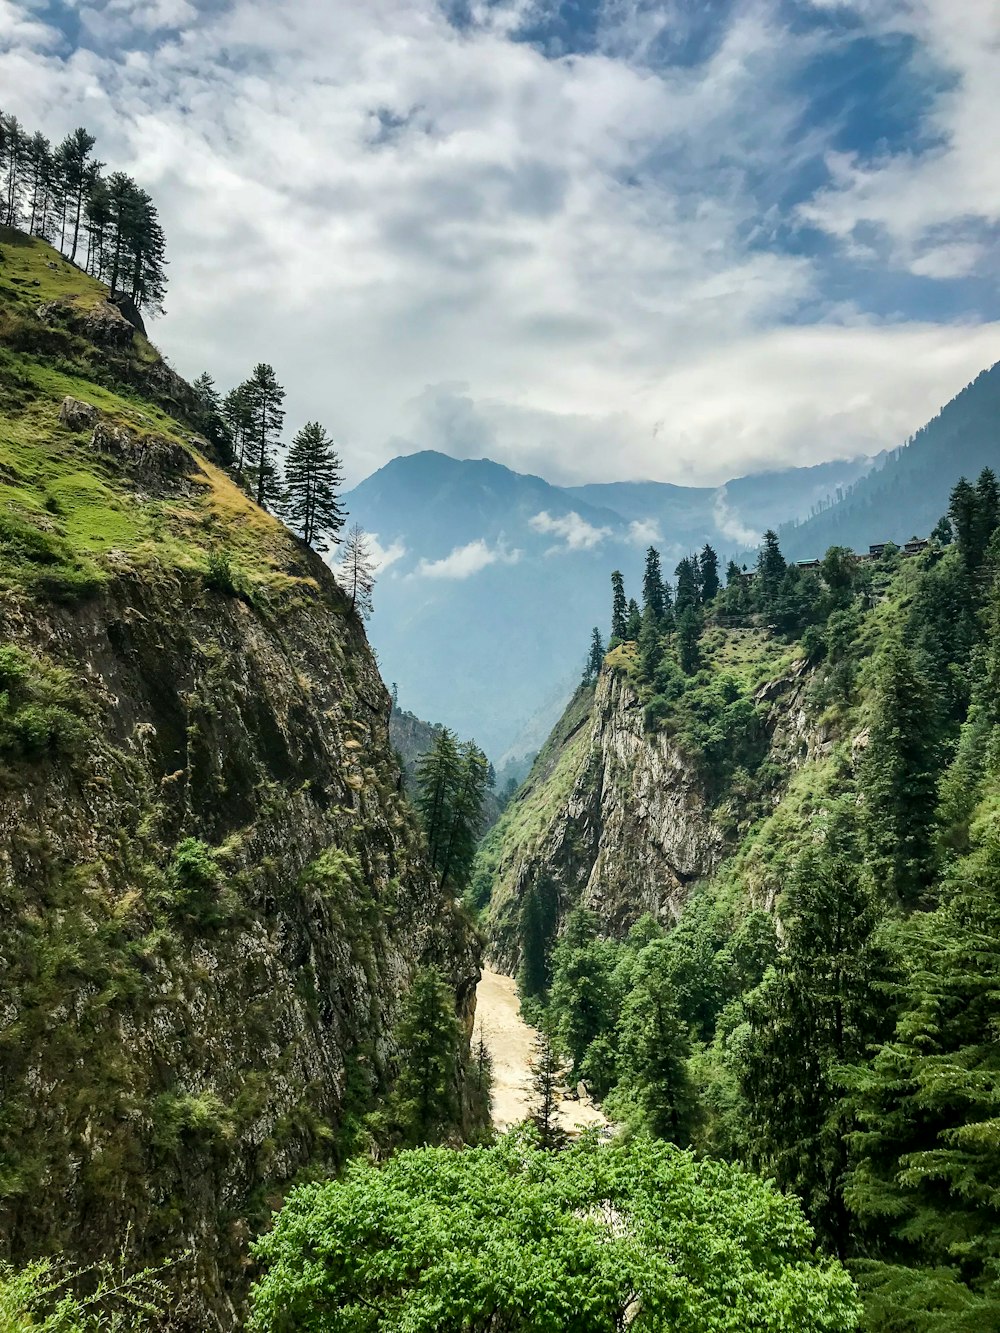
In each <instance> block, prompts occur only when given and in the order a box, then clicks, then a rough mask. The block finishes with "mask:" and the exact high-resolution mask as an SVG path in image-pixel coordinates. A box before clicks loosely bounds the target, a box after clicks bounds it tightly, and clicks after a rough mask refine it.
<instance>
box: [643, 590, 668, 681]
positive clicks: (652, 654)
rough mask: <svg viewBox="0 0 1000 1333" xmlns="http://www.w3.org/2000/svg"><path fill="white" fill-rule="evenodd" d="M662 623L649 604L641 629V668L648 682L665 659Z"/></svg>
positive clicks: (644, 612) (644, 678)
mask: <svg viewBox="0 0 1000 1333" xmlns="http://www.w3.org/2000/svg"><path fill="white" fill-rule="evenodd" d="M660 623H661V622H660V621H659V620H658V619H657V618H656V614H655V612H654V611H653V608H652V607H651V606H647V607H646V609H645V611H643V613H642V628H641V629H640V630H639V669H640V671H641V673H642V678H643V680H644V681H646V682H647V683H648V682H650V681H652V679H653V677H654V675H655V674H656V668H657V667H658V666H659V665H660V663H661V662H662V661H663V641H662V637H661V634H660Z"/></svg>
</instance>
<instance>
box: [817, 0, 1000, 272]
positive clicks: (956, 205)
mask: <svg viewBox="0 0 1000 1333" xmlns="http://www.w3.org/2000/svg"><path fill="white" fill-rule="evenodd" d="M813 3H814V4H817V5H818V4H819V3H820V0H813ZM840 7H841V8H844V9H850V10H853V11H854V12H855V15H856V17H857V18H858V19H859V20H860V21H861V22H863V23H864V24H865V25H866V26H867V28H868V30H869V31H870V32H872V33H873V34H875V35H877V36H885V35H892V36H894V37H895V38H896V39H898V38H899V36H900V35H903V36H905V37H907V38H909V39H912V40H914V42H915V44H916V51H917V52H918V55H917V57H915V63H917V65H918V69H917V71H916V76H917V77H920V75H922V76H923V77H924V78H925V79H926V80H928V81H931V80H933V82H934V84H935V85H936V91H935V94H934V97H933V102H932V107H931V110H930V112H929V113H928V115H927V117H926V121H925V123H924V125H923V126H921V127H920V128H922V129H923V131H924V133H925V134H926V136H927V138H928V139H929V140H931V141H933V146H932V147H930V148H928V149H926V150H925V151H923V152H914V151H912V149H910V148H909V147H908V148H907V149H906V150H903V151H899V152H896V153H891V152H889V151H883V152H882V153H881V155H879V156H878V157H876V158H875V159H874V160H869V159H866V158H861V157H859V156H856V155H851V154H843V153H839V154H834V153H831V154H830V155H829V159H828V163H829V166H830V169H831V172H832V176H833V180H832V183H831V185H830V186H829V187H828V188H827V189H825V190H823V191H821V192H820V193H819V194H818V195H817V196H816V197H815V198H814V199H812V200H810V201H809V202H807V203H806V204H804V205H802V206H801V208H800V210H799V212H800V215H801V216H802V218H803V219H805V220H806V221H808V222H810V223H812V224H813V225H815V226H817V227H820V228H822V229H823V230H824V231H827V232H829V233H830V234H831V235H832V236H835V237H837V238H838V239H840V240H841V241H843V242H844V243H845V244H848V245H849V244H850V243H851V241H852V238H853V234H854V232H855V230H856V229H857V228H859V227H860V226H861V225H862V224H867V225H868V226H869V227H875V228H877V229H878V230H879V231H880V232H881V233H882V234H884V235H885V236H886V237H887V238H888V241H889V245H890V258H891V262H892V263H894V264H895V265H897V266H898V267H901V268H907V269H909V271H910V272H913V273H916V274H920V275H922V276H926V277H932V278H943V277H953V276H961V275H964V274H966V273H969V272H971V271H972V269H973V267H974V266H975V265H976V264H977V263H978V262H979V261H980V260H981V259H982V258H983V257H984V255H985V253H986V251H985V249H984V248H983V247H982V246H981V245H979V244H978V243H975V242H972V243H970V242H969V241H968V239H967V237H966V236H965V235H963V234H962V233H966V232H967V231H968V229H969V227H970V224H978V225H980V226H987V227H995V226H996V225H997V224H1000V160H998V158H997V155H996V154H995V153H992V152H990V151H988V150H987V149H986V147H985V145H987V144H991V143H995V142H996V140H997V137H998V135H1000V98H998V97H997V87H998V85H1000V7H998V6H997V4H996V2H995V0H963V2H962V4H961V5H960V6H956V4H955V3H954V0H905V3H903V2H902V0H842V4H841V6H840ZM942 75H943V76H944V77H942ZM942 231H944V232H949V231H957V232H958V233H959V236H958V239H957V240H955V239H954V238H952V237H951V236H947V235H945V236H944V237H942Z"/></svg>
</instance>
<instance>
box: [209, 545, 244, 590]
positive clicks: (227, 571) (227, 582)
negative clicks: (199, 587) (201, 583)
mask: <svg viewBox="0 0 1000 1333" xmlns="http://www.w3.org/2000/svg"><path fill="white" fill-rule="evenodd" d="M236 578H237V576H236V571H235V569H234V567H233V562H232V561H231V560H230V558H229V553H228V551H210V552H209V555H208V569H207V570H206V572H205V587H206V588H209V589H211V591H212V592H220V593H222V594H223V595H224V596H226V597H237V596H238V595H239V592H240V589H239V585H238V584H237V581H236Z"/></svg>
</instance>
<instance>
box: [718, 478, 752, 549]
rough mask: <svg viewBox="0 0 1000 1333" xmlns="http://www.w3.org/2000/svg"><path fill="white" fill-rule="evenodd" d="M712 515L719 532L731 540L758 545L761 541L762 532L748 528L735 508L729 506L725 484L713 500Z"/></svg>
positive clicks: (745, 544) (747, 544) (746, 544)
mask: <svg viewBox="0 0 1000 1333" xmlns="http://www.w3.org/2000/svg"><path fill="white" fill-rule="evenodd" d="M712 517H713V519H714V520H715V526H716V527H717V528H718V530H719V532H721V533H722V535H723V537H728V538H729V540H730V541H733V542H738V543H739V544H740V545H741V546H756V545H757V544H758V542H759V541H760V533H759V532H756V531H755V530H754V529H753V528H748V527H747V526H746V524H745V523H744V522H743V520H742V519H741V518H740V516H739V514H738V513H737V512H736V511H735V509H731V508H730V507H729V503H728V501H727V499H726V488H725V486H722V487H720V488H719V490H718V491H717V492H716V494H715V496H714V498H713V500H712Z"/></svg>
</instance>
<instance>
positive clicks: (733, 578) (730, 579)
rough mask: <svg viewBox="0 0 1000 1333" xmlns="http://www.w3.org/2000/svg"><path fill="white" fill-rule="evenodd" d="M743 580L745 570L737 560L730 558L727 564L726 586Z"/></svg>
mask: <svg viewBox="0 0 1000 1333" xmlns="http://www.w3.org/2000/svg"><path fill="white" fill-rule="evenodd" d="M742 582H743V571H742V570H741V569H740V567H739V565H738V564H737V563H736V561H735V560H730V561H729V562H728V564H727V565H726V587H727V588H731V587H733V585H734V584H739V583H742Z"/></svg>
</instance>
